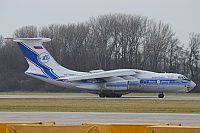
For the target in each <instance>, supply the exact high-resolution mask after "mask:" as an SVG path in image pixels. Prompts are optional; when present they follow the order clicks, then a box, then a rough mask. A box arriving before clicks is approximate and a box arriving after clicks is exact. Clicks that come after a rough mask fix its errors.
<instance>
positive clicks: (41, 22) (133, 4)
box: [0, 0, 200, 44]
mask: <svg viewBox="0 0 200 133" xmlns="http://www.w3.org/2000/svg"><path fill="white" fill-rule="evenodd" d="M110 13H126V14H132V15H135V14H136V15H141V16H146V17H148V18H149V19H154V20H155V21H156V22H159V21H160V20H161V21H162V22H163V23H168V24H170V25H171V27H172V30H173V31H174V32H176V36H177V37H178V38H179V39H180V41H181V43H183V44H188V42H189V33H191V32H195V33H200V0H0V35H3V36H4V37H9V36H12V34H13V32H14V30H16V29H18V28H20V27H22V26H29V25H34V26H38V27H41V26H47V25H49V24H67V23H79V22H85V21H87V20H89V18H90V17H96V16H99V15H105V14H110Z"/></svg>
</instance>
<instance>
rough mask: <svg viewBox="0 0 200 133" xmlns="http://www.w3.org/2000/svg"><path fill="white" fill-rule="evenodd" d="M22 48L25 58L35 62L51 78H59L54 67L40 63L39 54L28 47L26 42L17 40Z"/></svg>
mask: <svg viewBox="0 0 200 133" xmlns="http://www.w3.org/2000/svg"><path fill="white" fill-rule="evenodd" d="M17 43H18V45H19V47H20V49H21V50H22V52H23V54H24V56H25V58H26V59H27V60H28V61H30V62H31V63H33V64H34V65H35V66H37V67H38V68H40V69H41V71H42V72H43V73H44V74H45V75H46V76H47V77H49V78H51V79H57V78H59V76H57V75H56V74H55V73H54V72H53V69H51V68H50V67H48V66H46V65H44V64H42V63H40V62H39V61H38V56H39V54H38V53H36V52H35V51H33V50H32V49H31V48H29V47H27V46H26V45H25V44H23V43H21V42H17Z"/></svg>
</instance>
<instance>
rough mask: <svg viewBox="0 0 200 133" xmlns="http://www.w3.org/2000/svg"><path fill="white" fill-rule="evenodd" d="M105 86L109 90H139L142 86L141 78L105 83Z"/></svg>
mask: <svg viewBox="0 0 200 133" xmlns="http://www.w3.org/2000/svg"><path fill="white" fill-rule="evenodd" d="M103 87H104V88H105V89H108V90H137V89H139V88H140V87H141V83H140V80H138V79H134V80H120V81H113V82H106V83H104V85H103Z"/></svg>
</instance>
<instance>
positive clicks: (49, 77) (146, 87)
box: [13, 38, 196, 98]
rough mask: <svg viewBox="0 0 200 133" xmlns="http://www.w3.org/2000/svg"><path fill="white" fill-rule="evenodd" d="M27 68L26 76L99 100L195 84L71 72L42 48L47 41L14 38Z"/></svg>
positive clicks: (172, 77) (152, 75)
mask: <svg viewBox="0 0 200 133" xmlns="http://www.w3.org/2000/svg"><path fill="white" fill-rule="evenodd" d="M13 41H15V42H17V43H18V45H19V47H20V49H21V51H22V52H23V54H24V56H25V59H26V61H27V62H28V64H29V68H28V70H27V71H26V72H25V74H27V75H29V76H31V77H34V78H37V79H39V80H42V81H45V82H48V83H51V84H54V85H58V86H62V87H66V88H70V89H79V90H84V91H85V92H89V93H93V94H98V95H99V97H122V95H125V94H128V93H131V92H154V93H159V95H158V97H159V98H163V97H164V92H189V91H190V90H192V89H193V88H194V87H195V86H196V84H195V83H194V82H193V81H191V80H189V79H188V78H186V77H185V76H184V75H181V74H176V73H156V72H151V71H144V70H138V69H116V70H109V71H103V70H92V71H90V72H78V71H73V70H70V69H67V68H64V67H62V66H61V65H59V64H58V63H57V62H56V61H55V60H54V58H53V57H52V56H51V55H50V54H49V52H48V51H47V50H46V49H45V48H44V46H43V45H42V43H43V42H49V41H51V39H49V38H16V39H13Z"/></svg>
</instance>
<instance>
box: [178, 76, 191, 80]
mask: <svg viewBox="0 0 200 133" xmlns="http://www.w3.org/2000/svg"><path fill="white" fill-rule="evenodd" d="M178 79H182V80H188V81H190V79H188V78H187V77H185V76H178Z"/></svg>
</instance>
